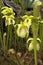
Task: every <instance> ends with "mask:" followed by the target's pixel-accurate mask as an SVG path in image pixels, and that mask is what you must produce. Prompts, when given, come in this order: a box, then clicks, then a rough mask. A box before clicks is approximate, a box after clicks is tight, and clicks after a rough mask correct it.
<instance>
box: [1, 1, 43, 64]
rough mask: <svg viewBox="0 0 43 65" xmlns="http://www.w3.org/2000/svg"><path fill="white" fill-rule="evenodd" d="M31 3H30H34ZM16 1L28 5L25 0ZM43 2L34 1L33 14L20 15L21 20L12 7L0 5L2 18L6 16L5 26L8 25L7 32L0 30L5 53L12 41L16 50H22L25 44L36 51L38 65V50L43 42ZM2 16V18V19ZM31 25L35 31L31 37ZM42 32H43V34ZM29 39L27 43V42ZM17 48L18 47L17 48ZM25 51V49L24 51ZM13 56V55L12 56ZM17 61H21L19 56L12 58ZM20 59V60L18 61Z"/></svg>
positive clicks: (35, 56) (29, 49) (35, 57)
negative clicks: (42, 6) (42, 8)
mask: <svg viewBox="0 0 43 65" xmlns="http://www.w3.org/2000/svg"><path fill="white" fill-rule="evenodd" d="M33 1H34V0H32V2H30V0H29V3H28V1H27V3H28V4H30V3H33ZM14 2H16V3H18V2H19V3H21V6H22V8H23V9H25V7H27V5H28V4H27V3H26V6H25V2H24V0H18V1H17V0H14ZM41 5H42V3H41V2H40V1H38V2H35V3H34V9H33V16H32V15H30V16H28V15H24V16H20V18H19V20H18V19H17V17H15V13H14V12H13V9H12V8H10V7H6V6H5V7H2V8H1V7H0V8H1V10H0V11H1V16H2V18H5V27H7V30H6V32H4V33H3V34H2V33H1V32H2V31H3V29H1V31H0V43H1V47H2V50H3V52H4V54H6V51H8V49H10V48H11V46H12V43H13V44H14V48H15V50H18V51H19V50H20V51H21V50H22V49H23V48H24V46H23V45H25V48H27V50H28V51H32V50H33V51H34V60H35V65H37V51H39V50H40V43H43V42H42V41H43V20H41V16H40V6H41ZM2 18H1V19H2ZM39 25H40V31H39V32H40V36H38V30H39ZM30 26H32V32H33V38H29V29H30ZM41 33H42V34H41ZM26 40H27V43H26ZM16 48H17V49H16ZM22 52H24V51H22ZM11 57H12V56H11ZM10 59H12V60H13V62H15V63H18V62H19V63H21V61H20V60H19V57H14V58H10ZM18 60H19V61H18ZM18 65H24V64H22V63H21V64H18Z"/></svg>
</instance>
